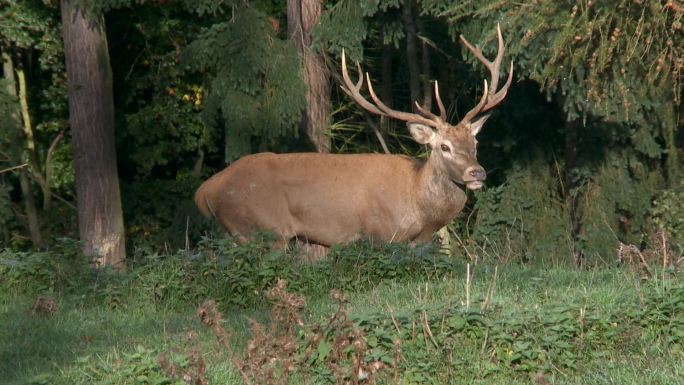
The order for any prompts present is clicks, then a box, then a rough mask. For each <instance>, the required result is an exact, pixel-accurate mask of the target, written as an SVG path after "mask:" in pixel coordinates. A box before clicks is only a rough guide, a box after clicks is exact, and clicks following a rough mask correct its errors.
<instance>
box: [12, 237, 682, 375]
mask: <svg viewBox="0 0 684 385" xmlns="http://www.w3.org/2000/svg"><path fill="white" fill-rule="evenodd" d="M76 249H77V247H75V246H74V245H69V244H65V245H64V246H63V247H62V248H61V249H56V250H53V251H51V252H49V253H48V252H45V253H30V254H29V253H25V254H22V253H11V252H7V251H5V252H0V341H1V343H0V383H2V384H219V383H221V384H226V383H227V384H240V383H251V384H280V383H288V384H303V383H307V384H326V383H330V384H335V383H340V384H341V383H345V384H346V383H349V384H366V383H368V384H372V383H378V384H530V383H533V384H678V383H684V380H683V379H684V349H682V347H683V343H684V280H682V275H681V273H678V272H677V271H675V270H676V269H667V270H663V269H661V268H659V267H658V266H657V264H655V263H654V264H652V265H651V266H650V267H648V269H650V270H649V271H648V272H646V270H645V269H646V267H645V265H641V266H640V265H633V264H623V265H621V266H610V267H609V266H606V267H602V268H592V269H576V268H574V267H571V266H562V265H559V264H555V265H543V264H534V265H529V264H524V263H518V262H513V261H509V262H506V263H497V261H495V260H493V259H491V258H488V259H486V260H485V261H480V262H479V263H477V264H474V263H471V264H468V263H467V261H466V260H462V259H451V258H448V257H446V256H444V255H442V254H440V253H439V251H438V250H432V249H430V248H416V249H411V248H408V247H406V246H402V245H372V244H368V243H366V242H360V243H357V244H355V245H352V246H350V247H346V248H343V249H336V250H333V251H332V252H331V253H330V255H329V256H328V257H327V258H326V259H324V260H321V261H318V262H313V263H308V262H306V263H305V262H301V261H300V260H299V259H298V258H297V257H296V256H293V255H289V254H287V255H283V254H281V253H273V252H270V251H268V250H267V249H266V248H264V247H263V246H261V245H259V244H253V245H241V246H237V247H235V246H233V245H231V244H230V242H229V241H227V240H220V241H216V240H209V241H205V242H204V243H202V244H201V245H200V246H199V247H198V248H197V249H195V250H192V251H180V252H176V253H168V254H157V253H152V252H145V251H139V252H137V253H136V255H137V257H136V259H135V261H134V262H133V263H131V265H130V267H129V270H128V272H127V273H125V274H117V273H114V272H110V271H103V270H95V269H92V268H91V267H90V266H89V265H88V261H85V260H84V259H83V258H82V257H80V256H79V255H78V253H77V252H76V251H74V250H76ZM468 273H470V276H469V275H468ZM281 278H282V279H283V280H284V281H280V279H281ZM285 281H286V282H287V283H286V284H285ZM208 300H212V301H208Z"/></svg>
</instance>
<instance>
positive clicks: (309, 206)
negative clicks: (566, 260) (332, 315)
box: [195, 153, 466, 246]
mask: <svg viewBox="0 0 684 385" xmlns="http://www.w3.org/2000/svg"><path fill="white" fill-rule="evenodd" d="M321 165H325V167H321ZM442 174H443V171H442V170H439V169H437V168H436V167H434V166H433V162H431V161H430V160H428V161H418V160H414V159H411V158H408V157H405V156H399V155H382V154H356V155H336V154H317V153H301V154H273V153H261V154H255V155H249V156H246V157H244V158H241V159H240V160H238V161H237V162H235V163H234V164H233V165H231V166H230V167H228V168H226V169H225V170H223V171H221V172H220V173H218V174H216V175H214V176H213V177H212V178H210V179H209V180H207V181H206V182H205V183H204V184H203V185H202V186H201V187H200V188H199V189H198V190H197V193H196V196H195V200H196V203H197V205H198V207H199V208H200V210H201V211H202V212H203V213H204V214H205V215H214V216H215V217H216V218H217V219H218V221H219V222H220V223H221V224H222V225H223V227H224V228H226V229H227V230H228V231H229V232H230V233H231V234H234V235H238V236H239V237H249V234H250V233H252V232H254V231H258V230H269V231H271V232H273V233H274V235H276V237H277V238H278V239H279V240H280V241H282V242H286V241H288V240H290V239H292V238H298V239H301V240H305V241H307V242H310V243H314V244H318V245H323V246H332V245H334V244H339V243H347V242H350V241H353V240H355V239H358V238H359V237H370V238H374V239H381V240H385V241H394V242H401V241H416V242H428V241H430V237H431V236H432V234H433V233H434V232H435V231H437V230H438V229H440V228H441V227H442V226H444V225H445V224H447V223H448V222H449V221H450V220H451V219H453V218H454V217H455V216H456V215H457V214H458V213H459V212H460V211H461V210H462V209H463V206H464V205H465V202H466V194H465V191H464V189H463V187H462V186H459V185H457V184H456V183H454V182H453V181H451V180H450V179H449V178H448V177H446V176H445V175H442Z"/></svg>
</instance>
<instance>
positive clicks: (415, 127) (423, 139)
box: [406, 122, 437, 144]
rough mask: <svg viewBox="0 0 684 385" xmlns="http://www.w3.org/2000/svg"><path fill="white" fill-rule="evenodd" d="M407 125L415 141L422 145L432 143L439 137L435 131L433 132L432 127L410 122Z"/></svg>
mask: <svg viewBox="0 0 684 385" xmlns="http://www.w3.org/2000/svg"><path fill="white" fill-rule="evenodd" d="M406 125H407V126H408V128H409V131H410V132H411V136H412V137H413V140H415V141H416V142H418V143H420V144H428V143H431V142H432V141H433V140H434V139H435V137H436V136H437V134H436V133H435V130H433V129H432V127H428V126H426V125H424V124H420V123H411V122H409V123H407V124H406Z"/></svg>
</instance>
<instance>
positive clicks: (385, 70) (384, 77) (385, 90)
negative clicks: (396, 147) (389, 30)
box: [373, 38, 394, 154]
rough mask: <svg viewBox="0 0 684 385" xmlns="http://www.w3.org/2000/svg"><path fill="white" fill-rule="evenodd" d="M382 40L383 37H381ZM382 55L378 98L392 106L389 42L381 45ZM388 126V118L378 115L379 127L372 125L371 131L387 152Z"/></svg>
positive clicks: (391, 47) (391, 50)
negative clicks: (385, 136)
mask: <svg viewBox="0 0 684 385" xmlns="http://www.w3.org/2000/svg"><path fill="white" fill-rule="evenodd" d="M383 40H384V38H383ZM381 55H382V57H381V58H380V64H381V74H380V99H381V100H382V101H383V103H385V104H386V105H387V106H388V107H390V108H392V106H393V104H394V102H393V101H392V84H393V72H392V62H393V59H394V47H393V46H392V45H390V44H383V45H382V52H381ZM389 128H390V119H388V118H387V117H386V116H381V117H380V127H379V128H378V127H376V126H375V125H373V131H374V132H375V135H376V136H377V137H378V141H379V142H380V145H381V146H382V150H383V151H384V152H385V153H386V154H389V153H390V151H389V148H388V147H387V143H386V142H385V138H384V137H383V134H384V133H386V132H388V131H389Z"/></svg>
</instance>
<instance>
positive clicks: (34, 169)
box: [17, 69, 52, 210]
mask: <svg viewBox="0 0 684 385" xmlns="http://www.w3.org/2000/svg"><path fill="white" fill-rule="evenodd" d="M17 77H18V78H19V104H20V105H21V116H22V121H23V123H24V125H23V127H24V138H25V140H26V149H27V150H28V158H29V165H30V168H31V175H32V176H33V179H34V180H35V181H36V182H37V183H38V186H40V189H41V190H42V192H43V210H48V209H49V208H50V206H51V205H52V190H51V189H50V183H48V181H47V180H46V177H44V176H43V172H42V171H41V168H40V162H39V161H38V152H37V151H36V140H35V138H34V136H33V125H32V124H31V114H30V113H29V107H28V90H27V87H26V76H25V75H24V71H23V70H22V69H19V70H17ZM46 173H47V169H46Z"/></svg>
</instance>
